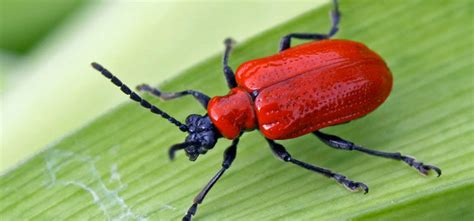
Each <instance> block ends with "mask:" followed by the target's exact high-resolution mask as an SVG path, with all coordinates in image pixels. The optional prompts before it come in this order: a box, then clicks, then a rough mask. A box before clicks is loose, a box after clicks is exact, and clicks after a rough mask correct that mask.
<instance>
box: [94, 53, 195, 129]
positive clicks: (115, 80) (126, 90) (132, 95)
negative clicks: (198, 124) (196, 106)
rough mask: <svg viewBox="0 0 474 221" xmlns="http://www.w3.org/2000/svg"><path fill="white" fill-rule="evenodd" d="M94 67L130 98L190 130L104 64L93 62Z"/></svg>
mask: <svg viewBox="0 0 474 221" xmlns="http://www.w3.org/2000/svg"><path fill="white" fill-rule="evenodd" d="M91 65H92V67H93V68H94V69H96V70H97V71H99V72H100V73H102V75H104V76H105V77H106V78H108V79H110V81H111V82H112V83H114V84H115V85H117V87H119V88H120V90H121V91H122V92H123V93H125V94H126V95H129V97H130V99H132V100H134V101H136V102H138V103H140V105H141V106H142V107H144V108H146V109H149V110H150V111H151V112H152V113H154V114H158V115H160V116H161V117H163V118H165V119H166V120H168V121H169V122H171V123H172V124H174V125H176V126H178V128H179V129H180V130H181V131H183V132H187V131H188V127H187V126H186V125H184V124H182V123H181V122H179V121H178V120H176V119H174V118H173V117H171V116H170V115H169V114H167V113H166V112H164V111H162V110H160V109H159V108H157V107H156V106H155V105H152V104H150V103H149V102H148V101H146V100H145V99H143V98H141V97H140V96H139V95H138V94H137V93H135V92H134V91H132V90H130V88H129V87H128V86H127V85H125V84H124V83H122V81H120V80H119V79H118V78H117V77H115V76H114V75H113V74H112V73H110V71H108V70H107V69H105V68H104V67H102V65H100V64H97V63H95V62H92V63H91Z"/></svg>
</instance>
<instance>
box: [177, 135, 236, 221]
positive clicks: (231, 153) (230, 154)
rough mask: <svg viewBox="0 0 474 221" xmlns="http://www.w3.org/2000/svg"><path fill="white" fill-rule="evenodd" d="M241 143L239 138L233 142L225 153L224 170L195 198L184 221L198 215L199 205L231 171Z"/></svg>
mask: <svg viewBox="0 0 474 221" xmlns="http://www.w3.org/2000/svg"><path fill="white" fill-rule="evenodd" d="M238 143H239V138H237V139H235V140H233V141H232V145H230V147H228V148H227V149H226V150H225V151H224V161H223V162H222V168H221V169H220V170H219V171H218V172H217V173H216V175H214V177H212V179H211V180H210V181H209V183H207V185H206V186H205V187H204V188H203V189H202V190H201V192H200V193H199V194H198V195H197V196H196V197H195V198H194V202H193V205H191V207H190V208H189V210H188V212H187V213H186V215H185V216H184V217H183V221H189V220H191V218H192V216H194V215H195V214H196V210H197V207H198V205H199V204H201V203H202V201H203V200H204V198H205V197H206V195H207V193H209V191H210V190H211V188H212V187H213V186H214V184H216V182H217V181H218V180H219V178H221V176H222V174H224V172H225V171H226V170H227V169H229V167H230V165H231V164H232V162H233V161H234V159H235V156H236V155H237V144H238Z"/></svg>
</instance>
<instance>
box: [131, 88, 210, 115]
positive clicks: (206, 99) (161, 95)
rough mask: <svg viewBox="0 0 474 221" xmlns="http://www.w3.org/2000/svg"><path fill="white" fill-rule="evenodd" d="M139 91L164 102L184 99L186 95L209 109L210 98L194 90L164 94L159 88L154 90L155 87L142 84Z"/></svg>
mask: <svg viewBox="0 0 474 221" xmlns="http://www.w3.org/2000/svg"><path fill="white" fill-rule="evenodd" d="M137 90H138V91H146V92H149V93H151V94H153V95H155V96H157V97H159V98H161V99H162V100H165V101H166V100H172V99H175V98H179V97H182V96H186V95H192V96H193V97H194V98H196V100H197V101H199V103H201V105H202V106H203V107H204V108H206V109H207V104H208V103H209V100H210V98H209V96H207V95H205V94H203V93H201V92H199V91H193V90H185V91H180V92H174V93H166V92H163V91H160V90H159V89H157V88H153V87H150V86H149V85H148V84H141V85H138V86H137Z"/></svg>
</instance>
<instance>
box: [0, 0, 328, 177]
mask: <svg viewBox="0 0 474 221" xmlns="http://www.w3.org/2000/svg"><path fill="white" fill-rule="evenodd" d="M327 2H328V1H327V0H298V1H289V0H288V1H271V0H255V1H230V0H228V1H193V0H187V1H159V0H153V1H152V0H149V1H133V0H130V1H126V0H120V1H87V0H63V1H56V0H39V1H33V0H0V10H1V11H0V16H1V17H0V37H1V38H0V67H1V68H0V82H1V86H0V93H1V101H2V102H1V104H0V105H1V119H0V121H1V135H0V136H1V137H0V139H1V142H2V143H1V149H0V153H1V154H0V155H1V156H0V157H1V158H0V171H3V172H4V171H5V170H7V169H8V168H11V167H12V166H13V165H15V164H16V163H18V162H20V161H21V160H24V159H26V158H28V156H30V155H32V154H33V153H35V152H37V151H38V150H40V149H41V148H43V147H45V146H46V145H48V144H50V143H52V142H54V141H55V140H57V139H59V138H61V137H63V136H65V134H67V133H71V131H74V130H77V129H78V128H80V127H81V126H82V125H86V124H87V123H88V122H90V121H92V120H93V119H94V118H95V117H96V116H99V115H100V114H101V113H103V112H106V111H107V110H109V109H110V108H111V107H114V106H116V105H117V104H118V103H120V102H123V101H124V98H123V97H122V96H117V94H116V91H114V90H110V88H103V86H104V84H103V83H104V82H103V79H101V76H99V75H97V74H96V73H95V72H94V71H93V70H92V69H91V68H90V66H89V63H90V62H91V61H98V62H101V63H102V64H103V65H105V66H106V67H110V68H111V69H112V70H121V72H120V73H118V74H119V75H120V77H121V78H122V79H123V80H124V81H125V82H128V84H129V85H137V84H139V83H144V82H147V83H151V84H158V83H160V82H162V81H163V80H166V79H170V78H171V77H172V76H173V75H175V74H177V73H179V72H180V71H182V70H184V69H186V68H188V67H190V66H192V65H193V64H196V63H198V62H200V61H202V60H204V59H206V58H208V57H210V56H211V55H215V54H217V53H221V52H222V49H223V45H222V41H223V39H224V38H226V37H229V36H231V37H233V38H235V39H236V40H237V41H244V40H245V39H247V38H249V37H250V36H253V35H255V34H257V33H260V32H262V31H264V30H267V29H269V28H271V27H273V26H275V25H277V24H280V23H283V22H284V21H286V20H288V19H290V18H292V17H295V16H297V15H300V14H302V13H303V12H305V11H308V10H310V9H313V8H316V7H318V6H319V5H322V4H324V3H327ZM230 24H232V25H230ZM177 42H179V43H177ZM276 46H277V45H275V47H276ZM275 49H276V48H275ZM196 74H205V73H196ZM150 76H151V77H150ZM3 172H1V173H3Z"/></svg>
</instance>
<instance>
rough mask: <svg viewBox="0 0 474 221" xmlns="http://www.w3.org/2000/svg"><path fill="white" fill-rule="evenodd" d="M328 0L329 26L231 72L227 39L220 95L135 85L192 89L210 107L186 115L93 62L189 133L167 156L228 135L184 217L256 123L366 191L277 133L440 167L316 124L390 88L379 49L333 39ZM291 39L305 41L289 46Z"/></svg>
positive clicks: (362, 110)
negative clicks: (219, 159)
mask: <svg viewBox="0 0 474 221" xmlns="http://www.w3.org/2000/svg"><path fill="white" fill-rule="evenodd" d="M333 4H334V6H333V10H332V11H331V18H332V26H331V28H330V30H329V32H328V33H326V34H317V33H291V34H288V35H286V36H284V37H283V38H282V39H281V41H280V47H279V49H280V50H279V52H278V53H277V54H275V55H272V56H269V57H265V58H260V59H256V60H252V61H248V62H245V63H243V64H242V65H240V66H239V67H238V68H237V70H236V72H235V74H234V71H233V70H232V68H231V67H229V65H228V60H229V54H230V52H231V50H232V48H233V46H234V41H233V40H232V39H230V38H229V39H226V40H225V41H224V44H225V52H224V57H223V62H222V63H223V70H224V76H225V79H226V81H227V84H228V86H229V88H230V92H229V93H228V94H227V95H225V96H216V97H213V98H210V97H209V96H207V95H205V94H204V93H201V92H199V91H195V90H184V91H180V92H175V93H165V92H163V91H161V90H159V89H156V88H153V87H150V86H149V85H147V84H143V85H139V86H138V87H137V90H139V91H144V92H149V93H151V94H152V95H155V96H157V97H159V98H161V99H162V100H172V99H176V98H180V97H183V96H186V95H191V96H193V97H194V98H195V99H196V100H197V101H198V102H199V103H200V104H201V105H202V106H203V107H204V108H205V109H206V110H207V114H205V115H204V116H200V115H197V114H191V115H189V116H188V117H187V118H186V122H185V123H181V122H180V121H178V120H177V119H175V118H173V117H172V116H170V115H169V114H167V113H166V112H164V111H162V110H161V109H159V108H158V107H156V106H154V105H152V104H150V103H149V102H148V101H146V100H145V99H143V98H142V97H140V96H139V95H138V94H137V93H135V92H133V91H132V90H131V89H130V88H129V87H127V86H126V85H125V84H123V83H122V82H121V81H120V80H119V79H118V78H117V77H115V76H114V75H112V74H111V73H110V72H109V71H108V70H106V69H105V68H103V67H102V66H101V65H99V64H97V63H95V62H94V63H92V66H93V67H94V68H95V69H96V70H97V71H99V72H101V73H102V74H103V75H104V76H105V77H106V78H108V79H110V80H111V81H112V83H113V84H115V85H116V86H118V87H120V89H121V90H122V92H123V93H125V94H126V95H129V96H130V98H131V99H132V100H134V101H136V102H138V103H140V104H141V106H142V107H144V108H147V109H149V110H150V111H151V112H152V113H155V114H157V115H160V116H161V117H163V118H165V119H166V120H168V121H169V122H171V123H172V124H174V125H176V126H177V127H178V128H179V130H181V131H182V132H185V133H188V136H187V137H186V139H185V141H184V142H183V143H179V144H175V145H173V146H171V148H170V149H169V157H170V159H173V158H174V155H175V152H176V151H178V150H184V151H185V152H186V155H187V156H188V157H189V160H191V161H194V160H196V159H197V158H198V156H199V155H200V154H205V153H206V152H207V151H208V150H210V149H212V148H213V147H214V146H215V145H216V143H217V140H218V139H220V138H226V139H230V140H232V144H231V145H230V146H229V147H228V148H227V149H226V150H225V151H224V160H223V163H222V168H221V169H220V170H219V171H218V172H217V174H216V175H215V176H214V177H213V178H212V179H211V180H210V181H209V183H208V184H207V185H206V186H205V187H204V188H203V189H202V191H201V192H200V193H199V194H198V195H197V196H196V198H194V202H193V204H192V206H191V207H190V208H189V210H188V211H187V213H186V214H185V216H184V217H183V220H191V218H192V216H194V215H195V214H196V211H197V207H198V205H199V204H201V203H202V202H203V200H204V198H205V197H206V195H207V193H208V192H209V191H210V190H211V188H212V187H213V186H214V184H215V183H216V182H217V181H218V180H219V178H220V177H221V176H222V175H223V174H224V172H225V171H226V170H227V169H229V167H230V166H231V164H232V162H233V160H234V159H235V157H236V152H237V144H238V143H239V138H240V136H242V134H243V133H245V132H248V131H252V130H259V131H260V132H261V133H262V134H263V136H265V139H266V141H267V142H268V145H269V146H270V149H271V151H272V152H273V154H274V155H275V156H276V157H277V158H279V159H281V160H283V161H284V162H289V163H291V164H294V165H296V166H299V167H302V168H305V169H307V170H310V171H312V172H315V173H319V174H321V175H324V176H326V177H328V178H332V179H334V180H335V181H336V182H337V183H339V184H341V185H343V186H344V187H346V188H347V189H349V190H351V191H355V190H359V189H360V190H363V191H364V192H365V193H367V192H368V191H369V188H368V187H367V185H365V184H364V183H361V182H355V181H352V180H350V179H348V178H347V177H346V176H344V175H342V174H339V173H335V172H333V171H331V170H328V169H325V168H322V167H318V166H315V165H312V164H309V163H305V162H302V161H299V160H297V159H295V158H293V157H292V156H291V155H290V154H289V153H288V152H287V151H286V149H285V147H284V146H282V145H281V144H279V143H277V142H275V140H284V139H290V138H296V137H300V136H302V135H305V134H309V133H312V134H313V135H314V136H316V137H317V138H319V139H320V140H321V141H322V142H324V143H325V144H327V145H328V146H330V147H333V148H335V149H339V150H349V151H360V152H363V153H366V154H369V155H373V156H379V157H384V158H389V159H394V160H399V161H402V162H405V163H406V164H408V165H409V166H411V167H413V168H415V169H417V170H418V171H419V172H420V173H422V174H424V175H427V174H428V172H429V171H430V170H434V171H435V172H436V173H437V174H438V176H440V175H441V170H440V169H439V168H438V167H435V166H432V165H427V164H423V163H422V162H420V161H416V160H415V159H414V158H412V157H409V156H405V155H402V154H400V153H389V152H382V151H377V150H371V149H368V148H365V147H362V146H358V145H356V144H354V143H352V142H350V141H347V140H345V139H342V138H340V137H337V136H334V135H330V134H327V133H323V132H321V131H320V129H322V128H326V127H329V126H333V125H338V124H343V123H347V122H349V121H352V120H355V119H357V118H360V117H363V116H365V115H367V114H368V113H370V112H372V111H374V110H375V109H376V108H377V107H379V106H380V105H381V104H382V103H383V102H384V101H385V99H386V98H387V97H388V95H389V94H390V91H391V89H392V75H391V73H390V70H389V68H388V67H387V65H386V63H385V62H384V60H383V59H382V58H381V57H380V56H379V55H378V54H376V53H375V52H373V51H372V50H370V49H369V48H367V46H365V45H364V44H362V43H359V42H354V41H350V40H331V39H330V38H331V37H332V36H334V35H335V34H336V33H337V31H338V24H339V20H340V17H341V14H340V12H339V9H338V2H337V0H333ZM292 39H302V40H310V42H308V43H305V44H301V45H298V46H294V47H291V40H292Z"/></svg>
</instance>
